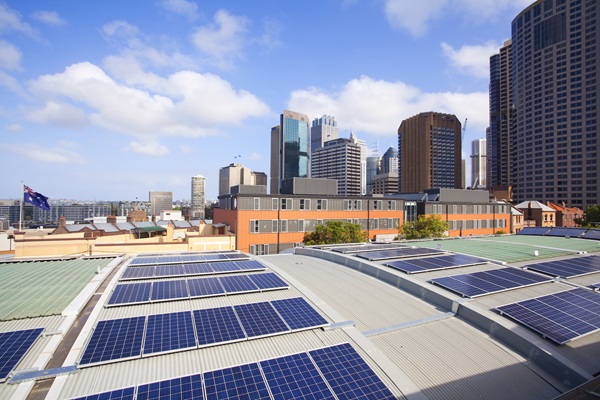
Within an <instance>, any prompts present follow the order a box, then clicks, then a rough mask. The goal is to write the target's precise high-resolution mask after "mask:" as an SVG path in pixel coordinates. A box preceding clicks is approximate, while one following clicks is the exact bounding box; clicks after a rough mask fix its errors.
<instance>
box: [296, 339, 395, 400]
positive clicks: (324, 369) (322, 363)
mask: <svg viewBox="0 0 600 400" xmlns="http://www.w3.org/2000/svg"><path fill="white" fill-rule="evenodd" d="M308 353H309V354H310V356H311V357H312V359H313V360H314V362H315V364H316V365H317V367H318V368H319V370H320V371H321V373H322V374H323V377H325V380H326V381H327V383H328V384H329V386H330V387H331V389H333V392H334V393H335V394H336V395H337V396H338V397H339V398H340V399H377V400H385V399H390V400H392V399H396V397H395V396H394V395H393V394H392V392H391V391H390V390H389V389H388V388H387V386H385V384H384V383H383V382H382V381H381V379H379V377H378V376H377V374H375V372H374V371H373V370H372V369H371V367H369V365H368V364H367V363H366V362H365V360H363V358H362V357H361V356H360V355H359V354H358V353H357V352H356V350H354V348H352V346H350V344H348V343H345V344H340V345H337V346H332V347H326V348H324V349H318V350H312V351H309V352H308Z"/></svg>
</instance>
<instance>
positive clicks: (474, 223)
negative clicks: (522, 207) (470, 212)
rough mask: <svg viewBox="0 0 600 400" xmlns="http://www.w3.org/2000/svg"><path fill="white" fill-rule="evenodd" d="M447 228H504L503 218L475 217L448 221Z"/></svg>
mask: <svg viewBox="0 0 600 400" xmlns="http://www.w3.org/2000/svg"><path fill="white" fill-rule="evenodd" d="M448 225H449V226H448V229H450V230H451V231H456V230H461V229H491V228H506V220H505V219H476V220H463V221H448Z"/></svg>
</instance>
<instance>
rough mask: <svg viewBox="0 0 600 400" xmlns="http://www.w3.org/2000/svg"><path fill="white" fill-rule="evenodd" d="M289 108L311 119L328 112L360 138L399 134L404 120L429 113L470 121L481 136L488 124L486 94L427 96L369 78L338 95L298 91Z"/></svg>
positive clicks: (405, 86)
mask: <svg viewBox="0 0 600 400" xmlns="http://www.w3.org/2000/svg"><path fill="white" fill-rule="evenodd" d="M288 107H289V109H291V110H295V111H299V112H303V113H306V114H308V116H309V118H313V117H315V116H320V115H321V114H322V113H323V110H327V113H328V114H330V115H334V116H335V117H336V119H337V120H338V121H343V123H344V125H346V127H348V129H350V128H351V129H352V130H353V131H354V132H356V134H357V136H358V137H359V138H360V137H361V133H367V134H371V135H378V136H379V135H381V136H394V135H397V132H398V127H399V126H400V123H401V122H402V121H403V120H404V119H406V118H409V117H412V116H414V115H417V114H419V113H421V112H428V111H434V112H442V113H450V114H455V115H456V116H457V117H458V118H459V120H460V121H461V122H462V121H464V118H468V119H469V130H473V131H474V132H475V131H478V132H482V134H483V133H485V129H486V127H487V125H488V93H487V92H475V93H448V92H440V93H426V92H422V91H421V90H419V89H418V88H416V87H414V86H410V85H408V84H406V83H404V82H388V81H383V80H374V79H372V78H370V77H368V76H362V77H360V78H358V79H353V80H351V81H349V82H347V83H346V84H345V85H344V86H343V87H342V88H341V90H340V91H338V92H335V93H327V92H325V91H323V90H321V89H317V88H310V89H306V90H296V91H294V92H292V94H291V97H290V99H289V101H288ZM343 129H344V128H343V127H340V130H343Z"/></svg>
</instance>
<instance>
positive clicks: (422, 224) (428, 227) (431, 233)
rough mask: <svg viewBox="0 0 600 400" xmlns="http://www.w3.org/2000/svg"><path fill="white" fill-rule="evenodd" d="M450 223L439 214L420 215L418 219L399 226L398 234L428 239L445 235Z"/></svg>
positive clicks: (401, 236) (403, 236)
mask: <svg viewBox="0 0 600 400" xmlns="http://www.w3.org/2000/svg"><path fill="white" fill-rule="evenodd" d="M447 230H448V223H447V222H445V221H442V219H441V218H440V217H439V216H437V215H429V216H424V215H419V217H418V218H417V220H416V221H410V222H405V223H404V224H403V225H402V226H401V227H400V228H398V234H399V237H400V238H403V239H409V240H410V239H426V238H439V237H444V236H445V234H446V231H447Z"/></svg>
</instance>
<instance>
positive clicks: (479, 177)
mask: <svg viewBox="0 0 600 400" xmlns="http://www.w3.org/2000/svg"><path fill="white" fill-rule="evenodd" d="M485 142H486V140H485V139H475V140H473V141H472V142H471V187H472V188H473V189H478V188H485V187H486V185H487V181H486V167H487V162H486V159H487V157H486V154H487V153H486V151H487V149H486V143H485Z"/></svg>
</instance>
